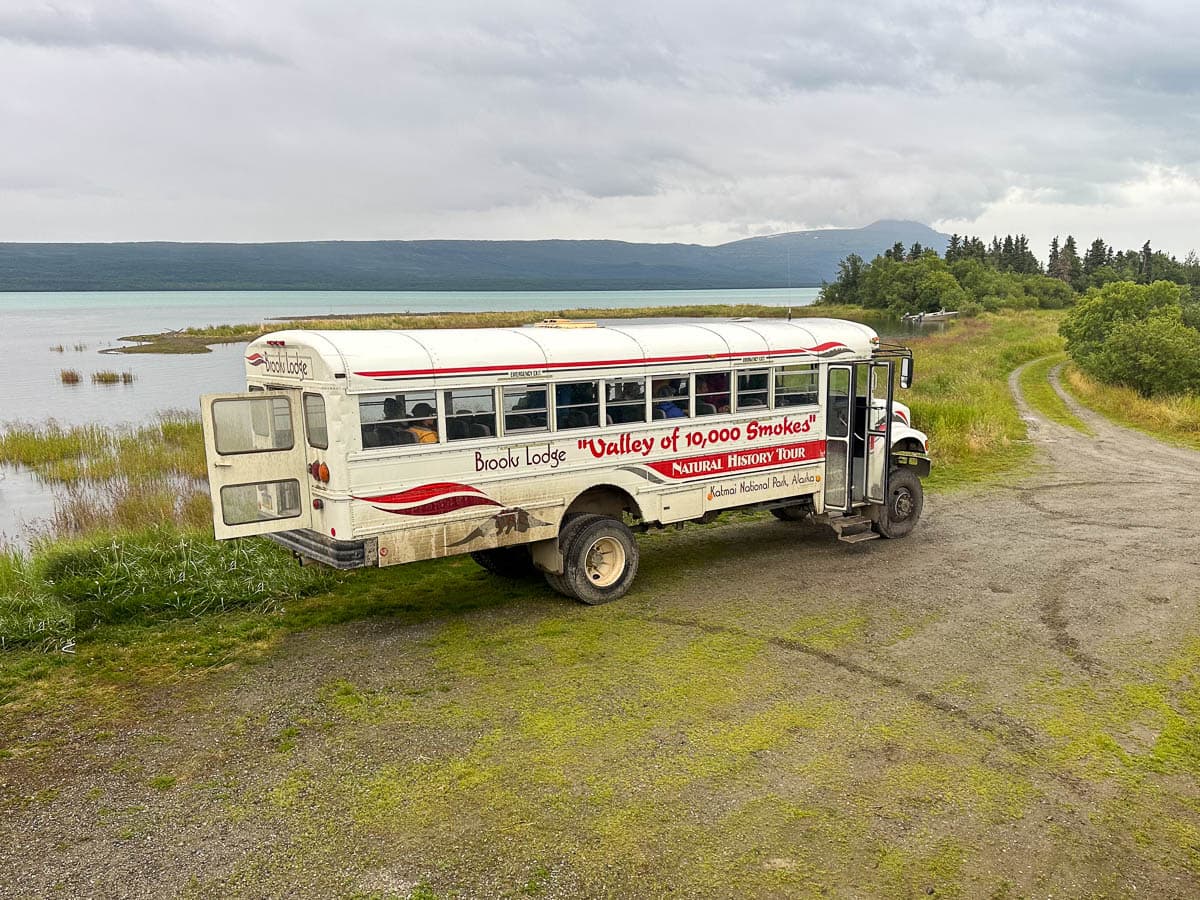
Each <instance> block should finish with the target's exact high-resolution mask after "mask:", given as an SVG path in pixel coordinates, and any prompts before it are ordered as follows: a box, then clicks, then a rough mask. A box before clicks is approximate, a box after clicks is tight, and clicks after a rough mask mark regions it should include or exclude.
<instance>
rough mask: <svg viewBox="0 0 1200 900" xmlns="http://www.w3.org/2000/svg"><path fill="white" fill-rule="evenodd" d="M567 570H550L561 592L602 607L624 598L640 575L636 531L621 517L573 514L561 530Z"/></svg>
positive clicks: (548, 580)
mask: <svg viewBox="0 0 1200 900" xmlns="http://www.w3.org/2000/svg"><path fill="white" fill-rule="evenodd" d="M558 547H559V551H560V552H561V553H562V557H563V571H562V573H561V574H559V573H555V572H547V573H546V583H547V584H549V585H550V587H552V588H554V590H556V591H558V592H559V593H560V594H562V595H564V596H566V597H570V598H572V599H574V600H578V601H580V602H581V603H587V604H588V605H590V606H598V605H600V604H601V603H611V602H612V601H613V600H618V599H620V598H621V597H624V596H625V594H626V593H627V592H628V591H629V588H630V587H631V586H632V584H633V580H634V578H636V577H637V570H638V562H639V559H640V557H639V554H638V545H637V540H636V539H635V538H634V536H633V532H632V531H630V530H629V526H627V525H626V524H625V523H624V522H622V521H621V520H620V519H615V518H613V517H612V516H598V515H592V514H590V513H583V514H581V515H575V516H570V517H568V518H567V519H565V520H564V521H563V524H562V527H561V528H560V529H559V532H558Z"/></svg>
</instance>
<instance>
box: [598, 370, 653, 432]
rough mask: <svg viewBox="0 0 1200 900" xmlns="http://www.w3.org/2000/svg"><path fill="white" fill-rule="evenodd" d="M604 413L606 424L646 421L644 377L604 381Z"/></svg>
mask: <svg viewBox="0 0 1200 900" xmlns="http://www.w3.org/2000/svg"><path fill="white" fill-rule="evenodd" d="M605 387H606V389H607V390H608V396H607V398H606V399H605V415H606V416H607V418H608V424H611V425H620V424H622V423H624V422H645V421H646V379H645V378H617V379H614V380H612V381H609V382H606V384H605Z"/></svg>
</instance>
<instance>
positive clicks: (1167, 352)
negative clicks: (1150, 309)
mask: <svg viewBox="0 0 1200 900" xmlns="http://www.w3.org/2000/svg"><path fill="white" fill-rule="evenodd" d="M1090 362H1091V364H1090V365H1089V366H1088V369H1087V371H1089V372H1091V373H1092V374H1094V375H1096V376H1097V377H1101V378H1103V379H1104V380H1106V381H1109V382H1112V383H1114V384H1123V385H1125V386H1126V387H1131V388H1133V389H1134V390H1135V391H1137V392H1138V393H1139V394H1141V395H1142V396H1143V397H1152V396H1155V395H1160V394H1183V393H1197V392H1200V331H1197V330H1196V329H1195V328H1191V327H1190V326H1188V325H1185V324H1184V323H1183V322H1181V321H1179V320H1178V319H1174V318H1169V317H1162V318H1153V319H1149V320H1147V321H1145V322H1122V323H1120V324H1119V325H1117V326H1116V327H1115V328H1114V329H1113V330H1112V333H1111V334H1110V335H1109V336H1108V340H1107V341H1105V342H1104V345H1103V348H1102V349H1101V350H1100V352H1099V353H1097V354H1095V356H1093V357H1092V359H1091V361H1090Z"/></svg>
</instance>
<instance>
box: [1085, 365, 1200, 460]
mask: <svg viewBox="0 0 1200 900" xmlns="http://www.w3.org/2000/svg"><path fill="white" fill-rule="evenodd" d="M1062 381H1063V385H1064V386H1065V387H1066V388H1067V390H1068V391H1070V392H1071V394H1073V395H1074V396H1075V397H1076V399H1078V400H1079V401H1080V402H1081V403H1083V405H1084V406H1087V407H1090V408H1091V409H1094V410H1096V411H1097V412H1099V413H1102V414H1103V415H1105V416H1107V417H1108V418H1110V419H1112V420H1113V421H1115V422H1120V423H1121V424H1122V425H1128V426H1130V427H1132V428H1138V429H1140V430H1142V431H1147V432H1149V433H1150V434H1153V435H1154V436H1155V437H1160V438H1163V439H1165V440H1168V441H1172V442H1174V443H1178V444H1183V445H1185V446H1188V447H1196V448H1198V449H1200V395H1196V394H1178V395H1175V396H1168V397H1143V396H1142V395H1141V394H1139V393H1138V392H1137V391H1135V390H1132V389H1131V388H1126V387H1120V386H1118V385H1112V384H1104V383H1103V382H1100V381H1096V380H1095V379H1094V378H1091V377H1089V376H1087V375H1085V374H1084V373H1083V372H1081V371H1079V370H1078V369H1077V368H1075V367H1074V366H1073V365H1068V366H1067V367H1065V368H1064V370H1063V378H1062Z"/></svg>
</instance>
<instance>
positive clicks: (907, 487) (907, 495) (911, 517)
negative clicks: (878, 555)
mask: <svg viewBox="0 0 1200 900" xmlns="http://www.w3.org/2000/svg"><path fill="white" fill-rule="evenodd" d="M924 506H925V491H924V489H923V488H922V487H921V479H920V478H918V477H917V474H916V473H915V472H913V471H912V470H910V469H904V468H899V469H893V470H892V471H891V474H890V475H889V476H888V495H887V497H885V498H884V504H883V506H881V507H880V508H879V515H878V517H877V518H876V520H875V530H876V531H878V532H879V533H880V534H881V535H882V536H883V537H885V538H902V537H904V536H906V535H907V534H908V533H909V532H911V531H912V530H913V529H914V528H915V527H916V526H917V522H918V521H919V520H920V518H921V510H922V508H923V507H924Z"/></svg>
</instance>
